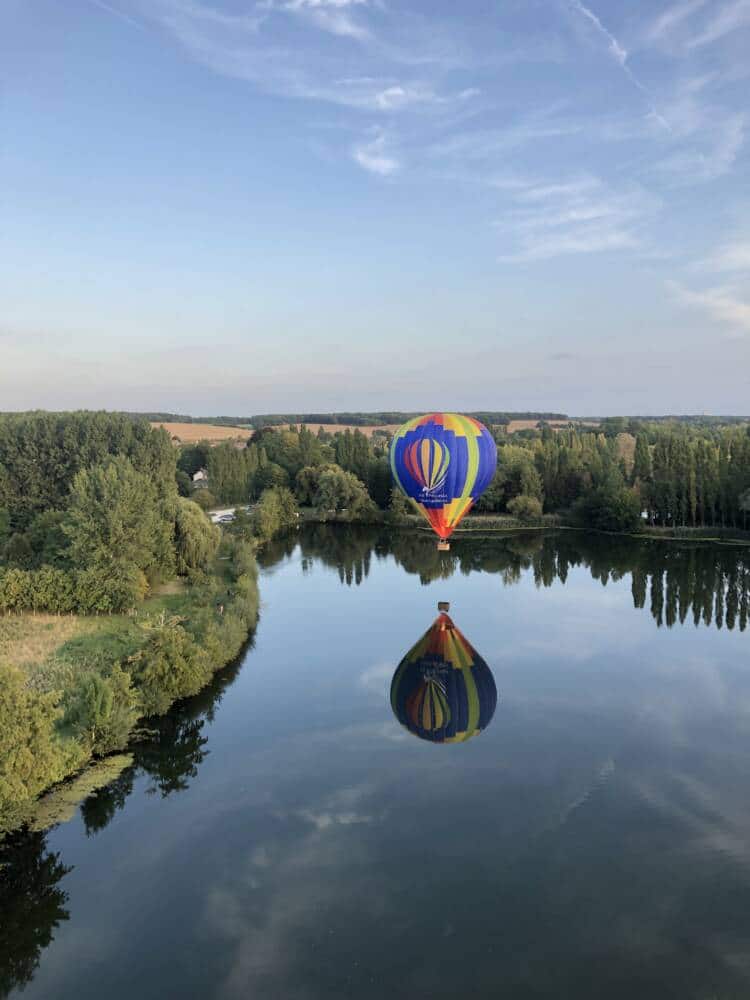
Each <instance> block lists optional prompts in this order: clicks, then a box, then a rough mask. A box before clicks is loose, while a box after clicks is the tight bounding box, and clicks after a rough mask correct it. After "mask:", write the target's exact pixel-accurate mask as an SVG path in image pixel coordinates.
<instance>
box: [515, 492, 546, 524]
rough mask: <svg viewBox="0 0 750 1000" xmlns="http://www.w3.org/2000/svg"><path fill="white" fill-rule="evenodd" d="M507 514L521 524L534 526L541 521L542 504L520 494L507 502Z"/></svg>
mask: <svg viewBox="0 0 750 1000" xmlns="http://www.w3.org/2000/svg"><path fill="white" fill-rule="evenodd" d="M508 513H509V514H512V515H513V517H517V518H518V520H519V521H520V522H521V524H536V523H538V522H539V521H541V519H542V504H541V502H540V501H539V500H538V499H537V498H536V497H530V496H527V495H526V494H523V493H522V494H521V495H520V496H517V497H514V498H513V499H512V500H509V501H508Z"/></svg>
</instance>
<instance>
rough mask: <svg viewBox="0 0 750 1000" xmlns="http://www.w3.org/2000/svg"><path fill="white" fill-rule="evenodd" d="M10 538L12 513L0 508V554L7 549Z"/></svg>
mask: <svg viewBox="0 0 750 1000" xmlns="http://www.w3.org/2000/svg"><path fill="white" fill-rule="evenodd" d="M9 538H10V511H9V510H8V509H7V508H6V507H0V552H2V550H3V549H4V548H5V544H6V542H7V541H8V539H9Z"/></svg>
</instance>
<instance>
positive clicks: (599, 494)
mask: <svg viewBox="0 0 750 1000" xmlns="http://www.w3.org/2000/svg"><path fill="white" fill-rule="evenodd" d="M575 513H576V514H577V515H578V516H579V517H580V518H581V520H582V522H583V524H584V526H585V527H588V528H594V529H596V530H598V531H635V530H636V529H637V528H638V527H639V526H640V523H641V502H640V499H639V497H638V494H637V492H636V491H635V490H633V489H629V488H628V487H626V486H623V485H622V484H621V483H618V482H617V481H613V482H608V483H603V484H602V485H601V486H598V487H597V488H596V489H594V490H593V491H592V492H591V493H589V494H587V495H586V496H585V497H582V498H581V499H580V500H579V501H578V502H577V504H576V505H575Z"/></svg>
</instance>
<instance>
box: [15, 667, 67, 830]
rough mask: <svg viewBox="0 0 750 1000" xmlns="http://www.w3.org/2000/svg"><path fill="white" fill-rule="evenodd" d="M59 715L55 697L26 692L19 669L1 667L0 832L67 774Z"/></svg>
mask: <svg viewBox="0 0 750 1000" xmlns="http://www.w3.org/2000/svg"><path fill="white" fill-rule="evenodd" d="M59 716H60V709H59V708H58V695H57V694H54V693H53V694H40V693H38V692H35V691H31V690H29V689H28V688H27V687H26V684H25V677H24V675H23V673H22V672H21V671H20V670H19V669H18V668H16V667H12V666H10V665H9V664H6V665H0V831H2V830H5V829H8V828H9V827H11V826H13V825H14V824H15V823H18V822H20V821H21V820H22V819H23V817H24V815H25V813H26V811H27V809H28V807H29V806H30V804H31V802H32V801H33V799H34V798H35V797H36V796H37V795H38V794H39V793H40V792H41V791H42V789H44V788H46V787H47V786H48V785H51V784H53V783H54V782H55V781H59V780H60V779H61V778H62V776H63V774H64V773H65V770H64V759H63V755H62V754H61V752H60V747H59V744H58V740H57V736H56V734H55V724H56V722H57V719H58V718H59Z"/></svg>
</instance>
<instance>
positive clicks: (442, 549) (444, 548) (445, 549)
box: [437, 542, 451, 552]
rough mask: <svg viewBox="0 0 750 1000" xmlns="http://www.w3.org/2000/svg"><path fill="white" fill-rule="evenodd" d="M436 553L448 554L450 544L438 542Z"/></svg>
mask: <svg viewBox="0 0 750 1000" xmlns="http://www.w3.org/2000/svg"><path fill="white" fill-rule="evenodd" d="M437 547H438V552H450V550H451V543H450V542H438V543H437Z"/></svg>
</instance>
